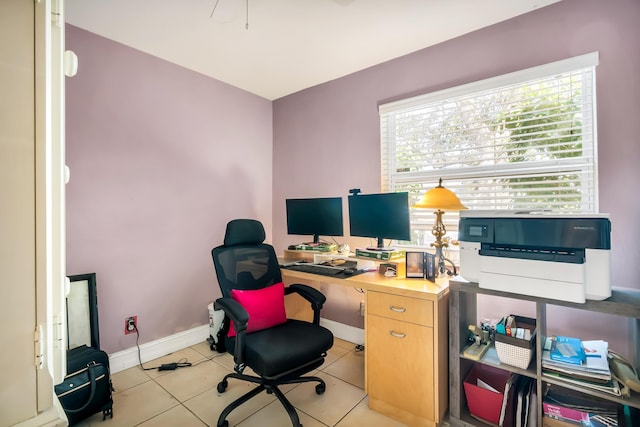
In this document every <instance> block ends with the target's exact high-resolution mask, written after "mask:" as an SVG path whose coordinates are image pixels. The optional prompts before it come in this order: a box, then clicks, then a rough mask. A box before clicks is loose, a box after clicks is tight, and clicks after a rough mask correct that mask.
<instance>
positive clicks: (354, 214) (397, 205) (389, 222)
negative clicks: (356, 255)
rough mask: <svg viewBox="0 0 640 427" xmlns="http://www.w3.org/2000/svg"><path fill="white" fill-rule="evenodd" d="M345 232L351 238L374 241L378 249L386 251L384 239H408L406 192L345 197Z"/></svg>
mask: <svg viewBox="0 0 640 427" xmlns="http://www.w3.org/2000/svg"><path fill="white" fill-rule="evenodd" d="M349 230H350V234H351V235H352V236H358V237H369V238H375V239H376V240H377V245H376V247H375V249H379V250H382V249H386V248H385V247H384V239H392V240H405V241H406V240H411V225H410V220H409V193H407V192H402V193H379V194H357V195H353V196H349ZM371 249H374V248H371Z"/></svg>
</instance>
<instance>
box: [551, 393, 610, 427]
mask: <svg viewBox="0 0 640 427" xmlns="http://www.w3.org/2000/svg"><path fill="white" fill-rule="evenodd" d="M619 409H620V408H619V406H618V405H617V404H616V403H615V402H609V401H606V400H603V399H599V398H596V397H591V396H587V395H584V394H582V393H579V392H577V391H573V390H570V389H564V388H560V387H557V386H550V387H549V389H548V390H547V392H546V393H545V395H544V397H543V399H542V410H543V415H544V416H545V417H549V418H553V419H556V420H559V421H565V422H568V423H572V424H579V425H583V426H596V425H600V424H597V422H596V421H597V420H605V421H606V423H605V425H607V426H609V427H611V426H616V425H618V416H619Z"/></svg>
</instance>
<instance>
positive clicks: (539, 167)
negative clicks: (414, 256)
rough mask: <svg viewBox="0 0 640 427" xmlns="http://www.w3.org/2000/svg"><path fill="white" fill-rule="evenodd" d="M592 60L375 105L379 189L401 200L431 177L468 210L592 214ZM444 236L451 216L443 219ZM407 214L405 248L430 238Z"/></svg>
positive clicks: (425, 218)
mask: <svg viewBox="0 0 640 427" xmlns="http://www.w3.org/2000/svg"><path fill="white" fill-rule="evenodd" d="M597 63H598V54H597V53H590V54H586V55H582V56H578V57H574V58H570V59H567V60H564V61H559V62H554V63H551V64H546V65H542V66H539V67H535V68H530V69H527V70H523V71H518V72H515V73H510V74H507V75H504V76H499V77H495V78H492V79H488V80H483V81H479V82H475V83H470V84H467V85H463V86H459V87H455V88H451V89H446V90H443V91H439V92H434V93H430V94H426V95H422V96H418V97H414V98H410V99H405V100H401V101H397V102H393V103H390V104H385V105H381V106H380V108H379V111H380V126H381V127H380V130H381V149H382V186H383V191H409V194H410V203H415V202H417V201H418V199H419V198H420V197H421V196H422V194H423V193H424V192H425V191H427V190H429V189H430V188H433V187H435V186H436V185H437V184H438V180H439V178H442V179H443V185H444V186H445V187H446V188H448V189H450V190H452V191H454V192H455V193H456V194H457V195H458V197H459V198H460V200H461V201H462V203H463V204H465V205H466V206H467V207H469V208H470V209H485V210H486V209H489V210H504V209H509V210H537V211H540V210H551V211H553V212H560V213H570V212H597V208H598V200H597V196H598V195H597V167H596V160H597V150H596V120H595V66H596V65H597ZM443 219H444V220H445V225H446V227H447V236H449V237H450V238H451V239H455V238H456V235H457V225H458V214H457V213H454V212H447V213H446V214H445V215H444V218H443ZM433 221H434V215H433V212H430V211H426V210H423V209H412V212H411V229H412V231H411V232H412V240H411V242H410V243H411V245H416V246H429V245H430V243H431V242H432V241H433V236H432V234H431V228H432V227H433Z"/></svg>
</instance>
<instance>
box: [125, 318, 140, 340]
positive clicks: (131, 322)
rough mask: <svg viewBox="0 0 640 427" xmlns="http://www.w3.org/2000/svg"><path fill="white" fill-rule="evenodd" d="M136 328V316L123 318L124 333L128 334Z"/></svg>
mask: <svg viewBox="0 0 640 427" xmlns="http://www.w3.org/2000/svg"><path fill="white" fill-rule="evenodd" d="M137 330H138V316H131V317H127V318H126V319H124V334H125V335H129V334H132V333H134V332H136V331H137Z"/></svg>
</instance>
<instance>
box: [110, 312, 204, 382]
mask: <svg viewBox="0 0 640 427" xmlns="http://www.w3.org/2000/svg"><path fill="white" fill-rule="evenodd" d="M207 338H209V324H206V325H202V326H197V327H195V328H193V329H189V330H188V331H183V332H178V333H177V334H173V335H169V336H168V337H164V338H160V339H158V340H155V341H151V342H147V343H144V344H140V359H142V363H145V362H147V361H149V360H153V359H157V358H158V357H162V356H166V355H167V354H170V353H173V352H174V351H178V350H181V349H183V348H186V347H189V346H192V345H195V344H199V343H201V342H203V341H205V340H206V339H207ZM139 363H140V361H139V360H138V349H137V347H131V348H128V349H126V350H122V351H119V352H117V353H113V354H111V355H109V365H110V368H111V373H112V374H115V373H116V372H120V371H124V370H125V369H129V368H132V367H134V366H137V365H138V364H139Z"/></svg>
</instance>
